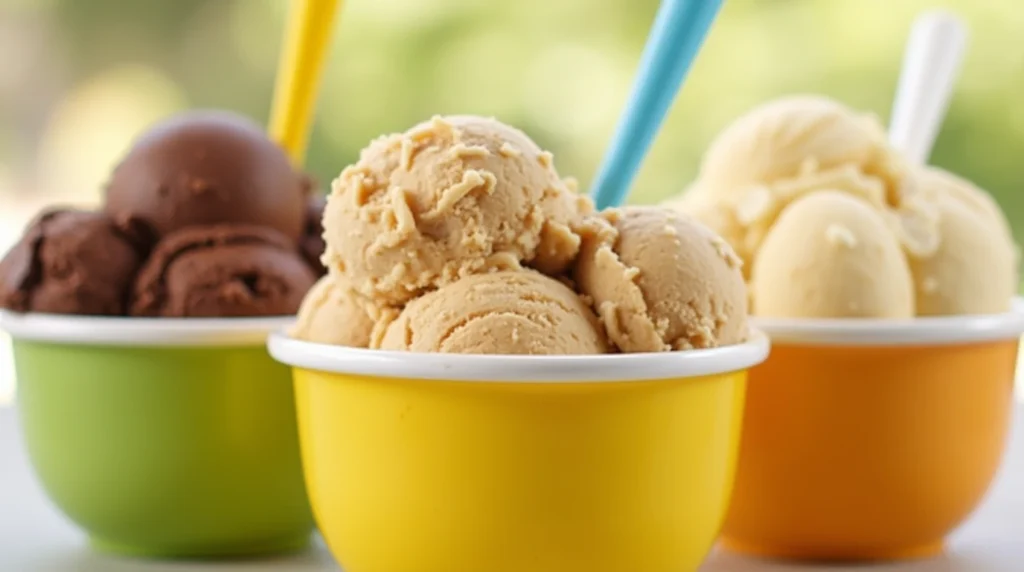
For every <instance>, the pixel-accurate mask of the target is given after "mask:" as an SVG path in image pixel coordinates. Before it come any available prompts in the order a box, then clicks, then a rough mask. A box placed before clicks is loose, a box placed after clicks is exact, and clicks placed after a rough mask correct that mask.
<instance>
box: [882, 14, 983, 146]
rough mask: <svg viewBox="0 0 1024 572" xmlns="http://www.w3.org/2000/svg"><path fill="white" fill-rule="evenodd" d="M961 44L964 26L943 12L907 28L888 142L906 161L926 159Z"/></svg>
mask: <svg viewBox="0 0 1024 572" xmlns="http://www.w3.org/2000/svg"><path fill="white" fill-rule="evenodd" d="M966 44H967V26H966V25H965V24H964V23H963V22H962V21H961V20H960V19H959V18H958V17H957V16H956V15H954V14H952V13H950V12H947V11H928V12H925V13H923V14H921V15H920V16H918V17H917V19H916V20H915V21H914V24H913V26H912V27H911V30H910V38H909V40H908V41H907V47H906V51H904V53H903V69H902V71H901V72H900V80H899V86H898V87H897V89H896V99H895V101H894V102H893V107H892V118H891V120H890V125H889V141H890V142H891V143H892V145H893V146H894V147H895V148H896V149H898V150H900V151H902V152H903V153H904V155H905V156H906V157H907V159H908V160H910V161H913V162H915V163H917V164H924V163H926V162H927V161H928V157H929V156H930V155H931V151H932V146H933V145H934V144H935V138H936V136H937V135H938V133H939V126H941V125H942V122H943V119H944V118H945V115H946V110H947V109H948V108H949V100H950V98H951V97H952V94H953V85H954V83H956V78H957V74H958V72H959V70H960V63H961V61H962V60H963V55H964V51H965V49H966Z"/></svg>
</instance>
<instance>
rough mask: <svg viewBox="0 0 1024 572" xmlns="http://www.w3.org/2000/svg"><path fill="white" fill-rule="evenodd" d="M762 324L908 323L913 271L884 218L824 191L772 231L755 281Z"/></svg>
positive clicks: (788, 213)
mask: <svg viewBox="0 0 1024 572" xmlns="http://www.w3.org/2000/svg"><path fill="white" fill-rule="evenodd" d="M751 293H752V298H753V301H754V311H755V313H756V315H758V316H765V317H786V318H864V317H871V318H910V317H912V316H913V315H914V289H913V285H912V280H911V275H910V268H909V267H908V265H907V261H906V259H905V258H904V256H903V253H902V252H901V250H900V244H899V242H898V241H897V239H896V237H895V235H894V234H893V233H892V232H891V231H890V230H889V228H888V227H887V226H886V224H885V221H884V220H883V219H882V217H881V215H880V214H879V213H878V212H877V211H876V210H874V209H872V208H871V207H870V206H869V205H868V204H867V203H866V202H864V201H862V200H861V199H858V198H855V197H852V196H849V195H846V194H843V193H840V192H837V191H819V192H817V193H814V194H811V195H808V196H806V197H804V198H802V199H800V200H798V201H797V202H795V203H793V204H792V205H790V207H789V208H787V209H786V210H785V212H783V213H782V216H780V217H779V220H778V221H777V222H776V224H775V225H774V226H773V227H772V229H771V231H770V232H769V233H768V236H767V237H766V238H765V241H764V244H763V246H762V247H761V252H760V255H759V256H758V257H757V260H756V261H755V263H754V268H753V271H752V280H751Z"/></svg>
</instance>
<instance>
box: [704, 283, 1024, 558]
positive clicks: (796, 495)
mask: <svg viewBox="0 0 1024 572" xmlns="http://www.w3.org/2000/svg"><path fill="white" fill-rule="evenodd" d="M756 323H757V325H758V327H759V328H761V329H762V330H763V331H764V332H765V333H767V334H768V335H769V337H771V339H772V355H771V357H770V358H769V359H768V360H767V361H765V363H763V364H761V365H759V366H758V367H755V368H753V369H752V370H751V372H750V391H749V392H748V394H747V406H746V410H745V414H744V424H743V438H742V446H741V450H740V456H739V462H738V466H737V474H736V485H735V488H734V492H733V500H732V503H731V506H730V509H729V513H728V516H727V518H726V523H725V526H724V529H723V544H724V545H725V546H726V547H727V548H729V549H731V550H734V551H738V552H742V553H747V554H751V555H757V556H763V557H771V558H783V559H798V560H832V561H866V560H898V559H909V558H922V557H928V556H931V555H934V554H936V553H939V552H941V551H942V548H943V541H944V538H945V537H946V536H947V535H948V534H949V533H950V532H951V531H952V530H953V529H954V528H956V527H957V525H958V524H960V523H961V522H963V521H964V520H965V519H966V518H967V517H968V516H969V515H970V513H971V512H972V511H973V510H974V508H975V507H976V506H977V505H978V504H979V502H980V500H981V499H982V497H983V496H984V494H985V492H986V490H987V489H988V487H989V485H990V483H991V481H992V479H993V476H994V475H995V473H996V471H997V469H998V467H999V465H1000V461H1001V458H1002V455H1003V450H1004V445H1005V443H1006V439H1007V433H1008V430H1009V425H1010V416H1011V412H1012V408H1013V385H1014V372H1015V367H1016V360H1017V348H1018V343H1019V338H1020V335H1021V333H1022V332H1024V310H1022V307H1021V303H1020V302H1019V301H1018V302H1016V303H1015V305H1014V308H1013V310H1012V311H1010V312H1007V313H1004V314H998V315H987V316H981V315H978V316H953V317H934V318H932V317H929V318H916V319H910V320H902V321H896V320H893V321H884V320H852V319H848V320H810V319H802V320H783V319H759V320H756Z"/></svg>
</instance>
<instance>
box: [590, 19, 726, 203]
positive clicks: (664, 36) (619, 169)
mask: <svg viewBox="0 0 1024 572" xmlns="http://www.w3.org/2000/svg"><path fill="white" fill-rule="evenodd" d="M721 6H722V0H662V2H661V6H660V7H659V8H658V14H657V16H655V19H654V25H653V26H652V28H651V33H650V35H649V36H648V38H647V45H646V46H645V47H644V53H643V55H642V56H641V58H640V69H639V73H638V75H637V78H636V82H635V83H634V84H633V93H632V94H631V95H630V96H629V102H628V103H627V105H626V112H625V113H624V114H623V116H622V118H621V119H620V120H619V124H618V126H617V127H616V130H615V136H614V137H612V143H611V147H610V148H609V149H608V152H607V153H606V154H605V156H604V161H603V162H602V164H601V169H600V170H599V171H598V174H597V177H596V178H595V179H594V185H593V190H592V192H591V195H592V196H593V198H594V202H595V203H596V205H597V208H599V209H603V208H606V207H610V206H618V205H621V204H622V203H623V202H624V201H625V199H626V195H627V194H628V191H629V187H630V186H631V185H632V184H633V179H634V178H636V174H637V171H639V170H640V165H641V163H643V160H644V157H645V156H646V155H647V150H648V149H650V147H651V143H652V142H653V141H654V136H655V135H657V134H658V130H659V129H660V128H661V123H662V121H664V120H665V114H666V113H668V109H669V107H671V105H672V101H673V100H674V99H675V97H676V93H678V92H679V88H680V86H682V84H683V79H684V78H685V77H686V73H687V72H688V71H689V70H690V66H691V65H692V64H693V59H694V58H695V57H696V56H697V52H698V51H700V46H701V44H703V43H704V37H705V36H707V33H708V29H709V28H710V27H711V23H712V22H713V21H714V20H715V16H716V15H717V14H718V10H719V8H721Z"/></svg>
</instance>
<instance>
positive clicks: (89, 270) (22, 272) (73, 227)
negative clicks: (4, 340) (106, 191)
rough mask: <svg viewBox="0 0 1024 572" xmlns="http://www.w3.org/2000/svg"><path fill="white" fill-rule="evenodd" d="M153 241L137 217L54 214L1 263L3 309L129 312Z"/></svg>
mask: <svg viewBox="0 0 1024 572" xmlns="http://www.w3.org/2000/svg"><path fill="white" fill-rule="evenodd" d="M152 242H153V239H152V233H151V231H150V230H149V229H148V228H146V226H145V225H144V224H143V223H141V222H140V221H138V220H137V219H130V218H126V219H123V220H115V219H113V218H111V217H109V216H107V215H106V214H104V213H98V212H87V211H78V210H50V211H46V212H44V213H43V214H41V215H40V216H39V217H37V218H36V219H35V220H34V221H33V222H32V223H31V224H30V225H29V227H28V229H27V230H26V231H25V234H24V235H23V236H22V238H21V241H19V242H18V243H17V244H16V245H15V246H14V248H12V249H11V250H10V252H8V253H7V255H6V256H5V257H4V258H3V260H2V261H0V307H2V308H5V309H8V310H13V311H15V312H45V313H53V314H85V315H104V316H113V315H119V314H124V313H125V310H126V308H125V306H126V303H127V300H128V294H129V289H130V287H131V284H132V279H133V278H134V277H135V274H136V272H137V271H138V269H139V267H140V266H141V265H142V261H143V260H145V257H146V253H147V250H148V249H149V247H150V246H151V244H152Z"/></svg>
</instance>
